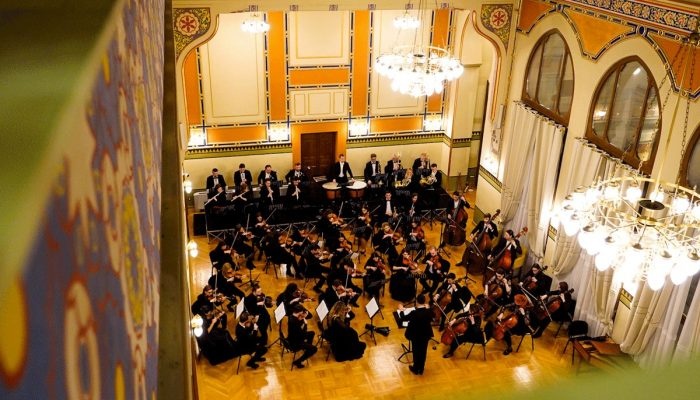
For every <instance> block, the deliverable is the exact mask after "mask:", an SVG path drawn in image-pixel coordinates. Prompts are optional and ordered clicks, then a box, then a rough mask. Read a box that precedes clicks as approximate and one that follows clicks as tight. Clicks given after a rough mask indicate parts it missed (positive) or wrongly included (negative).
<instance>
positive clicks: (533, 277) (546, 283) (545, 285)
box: [520, 264, 552, 298]
mask: <svg viewBox="0 0 700 400" xmlns="http://www.w3.org/2000/svg"><path fill="white" fill-rule="evenodd" d="M551 285H552V278H550V277H548V276H547V275H545V273H544V272H542V267H541V266H540V265H539V264H534V265H533V266H532V268H531V269H530V271H528V273H527V275H525V278H524V279H523V281H522V282H520V288H521V290H520V292H525V294H528V293H527V292H529V293H530V294H528V295H532V296H535V297H537V298H539V297H541V296H543V295H545V294H547V293H548V292H549V288H550V286H551ZM522 289H524V290H522Z"/></svg>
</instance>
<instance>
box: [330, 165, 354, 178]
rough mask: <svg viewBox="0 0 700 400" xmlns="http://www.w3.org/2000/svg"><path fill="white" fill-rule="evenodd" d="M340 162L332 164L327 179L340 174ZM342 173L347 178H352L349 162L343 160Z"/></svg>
mask: <svg viewBox="0 0 700 400" xmlns="http://www.w3.org/2000/svg"><path fill="white" fill-rule="evenodd" d="M340 172H341V171H340V162H336V163H335V164H333V167H332V168H331V173H330V174H329V176H328V180H329V181H332V180H333V179H336V178H338V177H339V176H340ZM343 173H344V176H345V177H346V178H348V179H350V178H352V177H353V175H352V170H351V169H350V163H348V162H347V161H345V164H344V165H343Z"/></svg>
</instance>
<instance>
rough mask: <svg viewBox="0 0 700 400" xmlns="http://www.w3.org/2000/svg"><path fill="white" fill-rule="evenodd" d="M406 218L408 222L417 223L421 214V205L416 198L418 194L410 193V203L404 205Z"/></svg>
mask: <svg viewBox="0 0 700 400" xmlns="http://www.w3.org/2000/svg"><path fill="white" fill-rule="evenodd" d="M406 210H407V211H406V216H407V219H408V222H412V221H419V222H420V219H421V213H422V212H423V204H422V202H421V201H420V198H419V197H418V193H416V192H413V193H411V201H410V202H409V203H408V204H407V205H406Z"/></svg>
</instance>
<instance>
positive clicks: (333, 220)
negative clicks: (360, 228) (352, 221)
mask: <svg viewBox="0 0 700 400" xmlns="http://www.w3.org/2000/svg"><path fill="white" fill-rule="evenodd" d="M342 225H343V221H342V220H341V219H340V218H339V217H338V215H337V214H336V213H335V212H333V210H331V209H327V210H325V211H324V212H323V214H322V217H321V219H320V220H319V222H318V231H319V233H320V234H321V235H323V237H324V238H325V240H326V243H327V244H328V248H331V249H335V248H337V247H338V238H340V236H341V232H340V229H341V227H342Z"/></svg>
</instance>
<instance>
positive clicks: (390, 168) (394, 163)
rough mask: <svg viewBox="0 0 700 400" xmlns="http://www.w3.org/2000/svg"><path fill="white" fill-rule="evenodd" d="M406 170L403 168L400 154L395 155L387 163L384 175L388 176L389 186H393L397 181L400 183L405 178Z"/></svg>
mask: <svg viewBox="0 0 700 400" xmlns="http://www.w3.org/2000/svg"><path fill="white" fill-rule="evenodd" d="M404 172H405V170H404V169H403V168H402V167H401V158H400V156H399V154H397V153H394V156H393V157H392V158H391V160H389V161H388V162H387V163H386V167H384V174H385V175H386V176H387V181H388V184H389V185H390V186H391V185H393V183H394V182H395V181H397V180H398V181H400V180H402V179H403V178H404Z"/></svg>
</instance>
